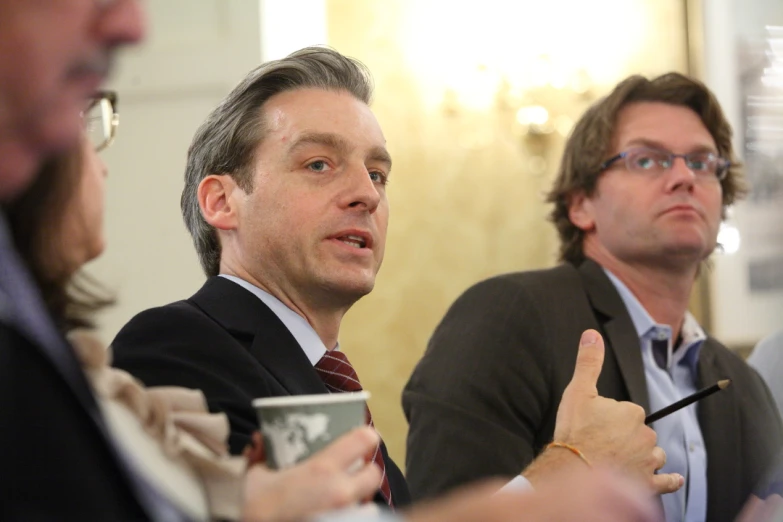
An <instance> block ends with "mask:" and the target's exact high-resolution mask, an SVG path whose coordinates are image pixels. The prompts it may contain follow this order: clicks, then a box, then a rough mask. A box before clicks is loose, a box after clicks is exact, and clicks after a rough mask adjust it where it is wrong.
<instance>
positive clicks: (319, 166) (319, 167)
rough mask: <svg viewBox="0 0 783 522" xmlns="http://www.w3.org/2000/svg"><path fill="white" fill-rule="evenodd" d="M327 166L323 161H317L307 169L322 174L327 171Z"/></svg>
mask: <svg viewBox="0 0 783 522" xmlns="http://www.w3.org/2000/svg"><path fill="white" fill-rule="evenodd" d="M327 167H328V165H327V164H326V162H325V161H322V160H318V161H314V162H312V163H310V164H309V165H308V166H307V168H308V169H310V170H312V171H314V172H323V171H325V170H326V169H327Z"/></svg>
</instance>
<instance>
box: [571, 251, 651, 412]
mask: <svg viewBox="0 0 783 522" xmlns="http://www.w3.org/2000/svg"><path fill="white" fill-rule="evenodd" d="M579 274H580V276H581V277H582V283H583V284H584V288H585V292H586V293H587V297H588V299H589V300H590V303H591V304H592V306H593V308H594V309H595V310H596V311H598V312H599V313H600V314H601V315H602V316H603V317H599V321H601V323H602V326H603V331H604V333H605V334H606V339H605V341H606V343H605V344H606V350H607V352H608V351H609V350H611V351H612V353H614V356H615V358H616V359H617V364H618V366H619V367H620V373H621V375H622V378H623V381H624V382H625V387H626V389H627V390H628V395H629V397H630V399H631V402H634V403H636V404H638V405H639V406H641V407H643V408H644V411H645V412H647V413H648V414H649V413H650V398H649V395H648V394H647V380H646V379H645V376H644V364H643V363H642V350H641V347H640V346H639V336H638V335H637V333H636V329H635V328H634V326H633V322H632V321H631V316H630V315H629V314H628V310H627V309H626V308H625V303H623V300H622V298H621V297H620V295H619V294H618V293H617V289H616V288H615V287H614V285H613V284H612V281H611V280H610V279H609V278H608V277H607V276H606V274H605V273H604V271H603V268H601V266H600V265H598V264H597V263H595V262H594V261H591V260H589V259H588V260H586V261H584V262H583V263H582V264H581V265H580V266H579ZM602 319H603V320H602ZM607 355H608V353H607Z"/></svg>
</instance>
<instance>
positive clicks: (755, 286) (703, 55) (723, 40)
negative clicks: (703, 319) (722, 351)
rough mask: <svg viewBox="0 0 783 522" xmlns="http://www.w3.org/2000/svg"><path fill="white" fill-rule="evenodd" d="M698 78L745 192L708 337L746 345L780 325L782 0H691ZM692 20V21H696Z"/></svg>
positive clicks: (717, 279)
mask: <svg viewBox="0 0 783 522" xmlns="http://www.w3.org/2000/svg"><path fill="white" fill-rule="evenodd" d="M688 5H689V12H690V13H691V14H692V15H693V17H692V18H691V26H692V27H693V26H694V25H695V24H694V22H695V23H697V24H698V23H699V22H700V24H699V25H700V27H697V28H696V29H695V30H693V31H691V40H692V48H693V51H694V52H693V53H692V54H691V56H692V60H693V61H694V70H695V74H697V75H698V76H700V77H702V79H703V80H704V81H705V82H706V83H707V85H708V86H709V87H710V89H712V90H713V91H714V92H715V94H716V96H717V97H718V99H719V101H720V103H721V106H722V107H723V109H724V111H725V113H726V115H727V117H728V118H729V120H730V121H731V124H732V127H733V128H734V138H735V139H734V147H735V150H736V152H737V154H738V155H739V156H740V157H741V159H742V162H743V164H744V171H745V178H746V181H747V183H748V186H749V192H748V194H747V196H746V197H745V198H744V200H743V201H741V202H740V203H738V204H736V205H734V206H733V207H732V208H731V209H729V213H728V218H727V220H726V222H725V223H724V224H723V226H722V227H721V233H720V235H719V242H720V243H721V245H722V251H721V252H719V253H716V254H715V255H714V256H713V261H712V265H711V267H710V268H709V278H708V280H709V291H708V295H709V298H708V301H709V303H708V305H709V306H708V308H709V310H710V314H709V316H710V320H709V329H710V333H711V334H712V335H714V336H715V337H717V338H718V339H720V340H721V341H723V342H724V343H726V344H727V345H729V346H731V347H734V348H738V349H743V348H744V349H748V348H750V347H752V346H753V345H754V344H755V343H757V342H758V341H759V340H760V339H761V338H763V337H765V336H767V335H769V334H771V333H772V332H774V331H776V330H778V329H781V328H783V2H779V1H777V0H775V1H772V0H742V2H740V1H738V0H709V1H705V0H701V1H693V0H692V1H689V2H688ZM694 19H695V20H694Z"/></svg>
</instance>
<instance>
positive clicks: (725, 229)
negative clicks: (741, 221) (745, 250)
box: [718, 223, 740, 254]
mask: <svg viewBox="0 0 783 522" xmlns="http://www.w3.org/2000/svg"><path fill="white" fill-rule="evenodd" d="M718 243H719V244H720V245H721V247H722V248H721V250H722V253H724V254H736V253H737V250H739V247H740V233H739V230H738V229H737V227H735V226H733V225H727V224H725V223H723V224H721V226H720V231H719V232H718Z"/></svg>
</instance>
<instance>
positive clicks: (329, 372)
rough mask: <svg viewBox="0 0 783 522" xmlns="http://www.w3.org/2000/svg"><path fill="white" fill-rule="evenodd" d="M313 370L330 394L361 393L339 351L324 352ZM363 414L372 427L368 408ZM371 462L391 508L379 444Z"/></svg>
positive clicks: (354, 374)
mask: <svg viewBox="0 0 783 522" xmlns="http://www.w3.org/2000/svg"><path fill="white" fill-rule="evenodd" d="M315 370H316V371H317V372H318V376H319V377H321V380H322V381H323V383H324V384H325V385H326V387H327V389H328V390H329V391H330V392H332V393H341V392H358V391H362V384H361V383H360V382H359V377H358V376H357V375H356V371H355V370H354V369H353V366H351V363H350V362H348V357H346V356H345V354H344V353H343V352H341V351H338V350H334V351H331V352H326V353H325V354H324V356H323V357H321V360H320V361H318V363H317V364H316V365H315ZM364 414H365V419H366V422H367V424H368V425H370V426H372V425H373V423H372V414H371V413H370V408H369V407H367V406H366V405H365V410H364ZM372 461H373V462H374V463H375V464H376V465H377V466H378V467H379V468H381V486H380V490H381V495H383V498H384V499H385V500H386V503H387V504H389V507H391V508H393V507H394V503H393V502H392V496H391V489H390V488H389V478H388V477H387V476H386V464H385V463H384V462H383V455H382V454H381V446H380V444H379V445H378V446H377V447H376V448H375V453H373V456H372Z"/></svg>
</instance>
